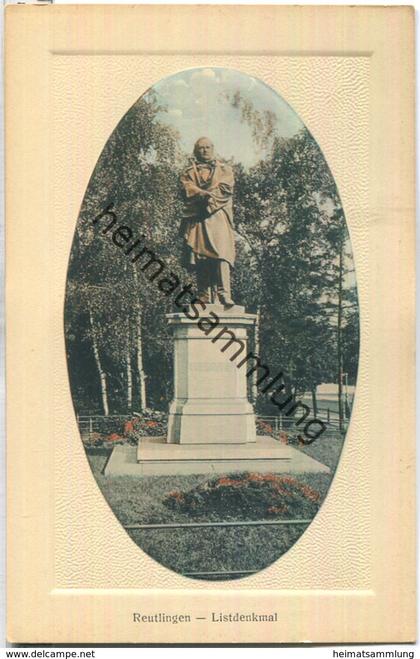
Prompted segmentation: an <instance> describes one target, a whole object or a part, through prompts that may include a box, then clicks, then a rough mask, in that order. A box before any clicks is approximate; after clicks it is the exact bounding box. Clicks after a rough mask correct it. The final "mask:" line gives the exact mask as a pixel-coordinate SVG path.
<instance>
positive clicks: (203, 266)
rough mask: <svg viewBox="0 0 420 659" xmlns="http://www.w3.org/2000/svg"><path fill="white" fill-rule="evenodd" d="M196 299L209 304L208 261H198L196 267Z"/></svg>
mask: <svg viewBox="0 0 420 659" xmlns="http://www.w3.org/2000/svg"><path fill="white" fill-rule="evenodd" d="M196 273H197V288H198V297H199V298H200V300H201V301H202V302H204V303H206V304H208V303H209V302H211V297H210V273H209V263H208V259H199V260H198V261H197V267H196Z"/></svg>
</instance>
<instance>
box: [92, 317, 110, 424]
mask: <svg viewBox="0 0 420 659" xmlns="http://www.w3.org/2000/svg"><path fill="white" fill-rule="evenodd" d="M89 321H90V328H91V332H92V348H93V355H94V357H95V363H96V367H97V369H98V373H99V380H100V383H101V398H102V408H103V411H104V415H105V416H108V415H109V407H108V387H107V381H106V375H105V372H104V370H103V368H102V364H101V358H100V356H99V349H98V342H97V338H96V330H95V324H94V321H93V314H92V309H91V308H90V307H89Z"/></svg>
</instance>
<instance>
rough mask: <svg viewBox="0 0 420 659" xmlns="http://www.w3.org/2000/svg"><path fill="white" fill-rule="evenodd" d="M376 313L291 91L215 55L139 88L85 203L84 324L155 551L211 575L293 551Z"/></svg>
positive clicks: (102, 404)
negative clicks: (364, 324)
mask: <svg viewBox="0 0 420 659" xmlns="http://www.w3.org/2000/svg"><path fill="white" fill-rule="evenodd" d="M283 91H284V93H285V96H286V97H287V89H285V90H283ZM358 313H359V312H358V299H357V289H356V278H355V272H354V266H353V259H352V251H351V244H350V240H349V235H348V231H347V227H346V220H345V216H344V210H343V208H342V205H341V202H340V197H339V193H338V190H337V187H336V185H335V182H334V179H333V176H332V174H331V172H330V170H329V168H328V164H327V163H326V161H325V159H324V157H323V155H322V152H321V150H320V148H319V146H318V144H317V142H316V141H315V139H314V137H313V136H312V135H311V134H310V133H309V132H308V130H307V129H306V128H305V126H304V125H303V123H302V121H301V120H300V118H299V117H298V116H297V115H296V113H295V112H294V111H293V110H292V108H291V107H290V106H289V105H288V104H287V102H286V101H285V100H284V99H283V98H282V97H281V96H279V95H278V94H277V93H276V92H274V91H273V90H272V89H271V88H270V87H268V86H267V85H265V84H264V83H263V82H261V81H259V80H258V79H256V78H253V77H250V76H249V75H246V74H244V73H240V72H239V71H234V70H230V69H225V68H196V69H189V70H186V71H182V72H180V73H177V74H175V75H172V76H170V77H168V78H166V79H164V80H162V81H160V82H157V83H156V84H155V85H154V86H153V87H152V88H151V89H150V90H148V91H147V92H146V93H145V94H144V95H143V96H141V97H140V98H139V100H138V101H137V102H136V103H135V104H134V105H133V106H132V107H131V108H130V109H129V110H128V112H127V113H126V114H125V115H124V117H123V118H122V119H121V121H120V122H119V123H118V125H117V127H116V128H115V130H114V131H113V133H112V134H111V136H110V137H109V139H108V141H107V143H106V145H105V147H104V149H103V151H102V153H101V155H100V157H99V160H98V162H97V165H96V167H95V169H94V171H93V174H92V177H91V179H90V182H89V185H88V188H87V190H86V193H85V196H84V199H83V202H82V205H81V210H80V214H79V218H78V220H77V225H76V230H75V235H74V241H73V245H72V250H71V254H70V260H69V266H68V277H67V289H66V303H65V335H66V336H65V338H66V349H67V363H68V373H69V381H70V388H71V394H72V398H73V403H74V409H75V414H76V417H77V423H78V426H79V429H80V434H81V440H82V442H83V445H84V448H85V451H86V455H87V459H88V461H89V463H90V466H91V469H92V473H93V476H94V478H95V479H96V482H97V484H98V486H99V488H100V490H101V492H102V494H103V496H104V497H105V499H106V501H107V502H108V504H109V506H110V508H111V510H112V511H113V514H114V515H115V516H116V518H117V519H118V520H119V522H120V523H121V525H122V526H123V528H124V529H125V531H126V533H127V534H128V535H129V537H130V538H131V540H132V541H133V542H134V543H135V544H136V545H138V547H139V548H140V549H141V550H142V551H144V552H146V553H147V554H148V555H149V556H150V557H151V558H152V559H154V560H155V561H158V562H159V563H160V564H161V565H163V566H164V567H165V568H168V569H170V570H173V571H175V572H177V573H179V574H182V575H184V576H186V577H189V578H191V579H204V580H230V579H238V578H246V577H248V576H250V575H252V574H255V573H256V572H258V571H259V570H262V569H264V568H266V567H267V566H269V565H270V564H272V563H273V562H274V561H277V560H281V556H282V555H283V554H284V553H285V552H287V551H289V550H291V551H293V546H294V545H295V543H297V542H298V541H299V538H300V537H301V535H302V534H303V533H304V532H305V530H306V529H307V528H308V526H309V525H310V524H311V521H312V520H313V518H314V516H315V515H316V514H317V512H318V510H319V509H320V507H321V505H322V503H323V501H324V499H325V497H326V495H327V492H328V489H329V486H330V483H331V481H332V478H333V477H334V472H335V470H336V468H337V465H338V462H339V458H340V453H341V449H342V446H343V442H344V440H345V436H346V432H347V429H348V426H349V423H350V417H351V409H352V403H353V397H354V391H355V384H356V377H357V366H358V354H359V315H358Z"/></svg>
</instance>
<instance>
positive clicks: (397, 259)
mask: <svg viewBox="0 0 420 659" xmlns="http://www.w3.org/2000/svg"><path fill="white" fill-rule="evenodd" d="M6 15H7V19H6V30H7V32H6V38H7V43H6V66H7V73H6V75H7V77H6V94H7V96H6V123H7V137H6V158H7V163H6V176H7V190H6V192H7V261H8V269H7V314H8V330H7V360H8V361H7V369H8V373H7V377H8V465H9V487H8V492H9V494H8V506H9V521H8V524H9V543H8V556H9V571H8V582H9V626H8V629H9V638H10V640H13V641H21V642H24V641H25V642H42V641H44V642H53V641H60V642H81V643H83V642H85V643H86V642H96V643H99V642H114V643H115V642H158V641H159V640H160V641H163V640H164V641H165V642H170V641H173V642H176V641H178V642H180V641H184V642H187V641H188V642H194V641H197V642H205V641H207V642H212V641H213V642H216V641H218V642H221V641H229V642H257V641H260V642H263V641H264V642H269V641H272V642H286V641H287V642H299V641H313V642H327V641H329V642H334V641H336V642H340V641H341V642H344V641H353V642H354V641H356V640H360V641H365V642H367V641H386V640H390V641H398V640H411V639H412V638H413V635H414V620H415V616H414V610H413V609H414V595H413V591H414V512H413V510H414V504H413V500H414V427H413V354H412V351H413V286H414V285H413V264H414V222H413V217H414V211H413V207H414V156H413V89H414V83H413V54H412V53H413V16H412V13H411V10H410V9H409V8H388V9H385V8H373V7H372V8H360V7H358V8H345V7H336V8H332V7H305V8H303V7H294V8H290V7H277V8H275V7H249V6H248V7H245V6H243V7H232V6H230V7H216V6H215V7H198V6H197V7H176V8H175V7H173V6H172V7H162V6H161V7H159V6H154V7H152V6H150V7H138V6H137V7H128V6H121V7H109V6H108V7H107V6H103V7H98V6H91V7H89V6H83V7H82V6H67V7H65V6H59V5H57V6H55V7H30V6H29V7H9V8H7V10H6ZM210 65H211V66H226V67H231V68H237V69H240V70H242V71H244V72H246V73H250V74H251V75H255V76H257V77H259V78H260V79H262V80H263V81H264V82H266V83H267V84H270V85H271V86H272V87H273V88H274V89H276V90H277V91H278V92H279V93H281V94H282V95H283V97H284V98H285V99H286V100H287V101H288V102H289V103H290V104H291V105H292V106H293V108H294V109H295V110H296V111H297V112H298V114H299V116H300V117H301V118H302V120H303V121H304V122H305V124H306V125H307V127H308V128H309V129H310V130H311V132H312V133H313V135H314V136H315V138H316V139H317V140H318V142H319V144H320V146H321V148H322V150H323V152H324V155H325V157H326V159H327V161H328V163H329V165H330V167H331V170H332V172H333V175H334V177H335V180H336V182H337V184H338V187H339V191H340V194H341V197H342V200H343V205H344V208H345V212H346V218H347V221H348V224H349V229H350V233H351V238H352V244H353V249H354V256H355V261H356V269H357V277H358V285H359V295H360V304H361V323H362V347H361V359H360V372H359V381H358V387H357V394H356V403H355V408H354V413H353V418H352V423H351V428H350V431H349V433H348V437H347V441H346V445H345V449H344V452H343V456H342V459H341V462H340V465H339V468H338V470H337V474H336V477H335V479H334V481H333V485H332V487H331V489H330V492H329V494H328V497H327V500H326V501H325V503H324V505H323V507H322V509H321V511H320V513H319V514H318V516H317V517H316V519H315V520H314V522H313V523H312V524H311V526H310V527H309V529H308V531H307V532H306V533H305V534H304V536H303V537H302V538H301V540H300V541H299V542H298V543H297V544H296V545H295V546H294V547H293V548H292V550H290V551H289V552H288V553H287V554H286V555H285V556H284V557H282V558H281V559H280V560H279V561H277V562H276V563H275V564H274V565H272V566H271V567H270V568H268V569H267V570H264V571H262V572H260V573H258V574H257V575H254V576H253V577H250V578H248V579H243V580H239V581H236V582H229V583H227V584H223V583H220V582H219V583H213V584H206V583H205V582H195V581H191V580H189V579H185V578H183V577H180V576H179V575H176V574H174V573H172V572H170V571H168V570H166V569H165V568H163V567H162V566H160V565H158V564H157V563H156V562H154V561H152V560H151V559H150V558H148V557H147V556H145V555H144V554H143V553H142V552H141V551H140V550H139V549H138V548H137V547H136V546H135V545H134V544H133V543H132V542H131V540H130V539H129V538H128V537H127V535H126V534H125V532H124V531H123V530H122V528H121V527H120V525H119V524H118V522H117V521H116V520H115V518H114V517H113V515H112V514H111V512H110V510H109V508H108V506H107V504H106V503H105V501H104V500H103V498H102V496H101V494H100V493H99V490H98V488H97V486H96V484H95V482H94V480H93V478H92V476H91V473H90V470H89V468H88V465H87V462H86V459H85V456H84V453H83V450H82V447H81V443H80V439H79V436H78V433H77V427H76V423H75V419H74V414H73V410H72V405H71V398H70V394H69V389H68V383H67V372H66V364H65V354H64V343H63V320H62V314H63V293H64V283H65V277H66V267H67V260H68V255H69V250H70V244H71V239H72V235H73V232H74V226H75V220H76V217H77V214H78V208H79V206H80V202H81V199H82V197H83V194H84V191H85V189H86V186H87V182H88V179H89V176H90V174H91V172H92V170H93V167H94V165H95V162H96V160H97V158H98V155H99V153H100V150H101V148H102V146H103V144H104V143H105V141H106V140H107V138H108V136H109V134H110V133H111V131H112V130H113V128H114V127H115V125H116V123H117V122H118V120H119V119H120V118H121V116H122V115H123V114H124V112H126V111H127V109H128V108H129V107H130V105H131V104H132V103H133V102H134V101H135V100H136V99H137V98H138V96H139V95H140V94H141V93H143V92H144V91H145V90H146V89H147V88H148V87H149V86H150V85H151V84H153V83H154V82H156V81H157V80H159V79H160V78H162V77H164V76H166V75H170V74H171V73H174V72H176V71H177V70H180V69H183V68H191V67H194V66H210ZM104 557H106V558H105V560H104ZM221 602H223V610H224V611H243V612H247V611H252V610H254V611H256V612H260V613H264V612H270V611H277V613H278V616H279V622H278V623H277V624H276V625H273V624H270V623H265V624H259V625H255V624H248V625H244V624H240V623H239V624H237V625H220V624H215V623H213V624H211V623H210V624H207V623H204V624H203V622H201V621H195V622H194V623H192V624H190V625H188V626H182V625H155V626H150V628H148V627H144V626H141V627H140V626H139V625H134V624H133V623H132V612H133V611H137V610H141V611H143V612H145V613H149V612H156V611H165V612H167V613H171V612H178V613H182V612H186V613H187V612H192V614H193V615H196V616H209V615H210V612H211V611H218V610H220V603H221ZM28 603H30V607H28ZM396 611H398V613H396Z"/></svg>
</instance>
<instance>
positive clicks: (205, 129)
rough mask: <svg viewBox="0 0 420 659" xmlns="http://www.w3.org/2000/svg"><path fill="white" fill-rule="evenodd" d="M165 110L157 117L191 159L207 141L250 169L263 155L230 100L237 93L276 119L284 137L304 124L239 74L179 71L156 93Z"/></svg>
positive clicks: (264, 89)
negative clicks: (200, 143)
mask: <svg viewBox="0 0 420 659" xmlns="http://www.w3.org/2000/svg"><path fill="white" fill-rule="evenodd" d="M153 91H154V92H155V93H156V95H157V97H158V100H159V102H160V103H161V104H162V105H163V106H164V107H165V108H166V111H165V112H162V113H161V116H160V117H159V118H160V120H161V121H162V122H164V123H167V124H170V125H171V126H173V127H174V128H175V129H177V130H178V131H179V134H180V137H181V146H182V147H183V148H184V149H185V150H186V151H187V152H189V153H191V152H192V149H193V145H194V142H195V141H196V140H197V138H198V137H202V136H205V137H209V138H210V139H211V140H212V141H213V143H214V145H215V150H216V154H218V155H219V156H221V157H222V158H226V159H230V158H234V159H235V161H237V162H242V163H243V164H244V165H245V166H246V167H249V166H251V165H253V164H254V163H255V162H257V160H258V159H259V158H260V157H261V156H262V155H263V154H262V152H261V151H258V150H257V147H256V146H255V144H254V141H253V139H252V135H251V129H250V127H249V126H248V124H247V123H246V122H241V115H240V111H239V110H238V109H236V108H234V107H232V104H231V103H230V102H229V100H228V99H226V96H225V95H226V93H228V94H230V95H233V94H234V93H235V92H237V91H239V92H240V93H241V96H242V97H243V98H244V99H247V100H250V101H252V103H253V105H254V108H255V109H256V110H260V111H264V110H270V111H271V112H273V113H274V114H275V121H276V130H277V133H278V134H279V135H280V136H282V137H290V136H292V135H293V134H295V133H296V132H297V131H298V130H299V129H300V128H302V126H303V124H302V122H301V121H300V119H299V117H298V116H297V115H296V113H295V112H294V111H293V110H292V109H291V108H290V106H289V105H288V104H287V103H286V102H285V101H284V100H283V98H282V97H281V96H279V95H278V94H277V93H276V92H274V91H273V90H272V89H271V88H270V87H268V86H267V85H265V84H264V83H263V82H261V81H259V80H257V79H256V78H252V77H250V76H248V75H246V74H244V73H240V72H239V71H234V70H232V69H224V68H196V69H189V70H187V71H181V72H180V73H177V74H175V75H173V76H170V77H168V78H165V79H163V80H162V81H160V82H158V83H157V84H156V85H154V87H153Z"/></svg>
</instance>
